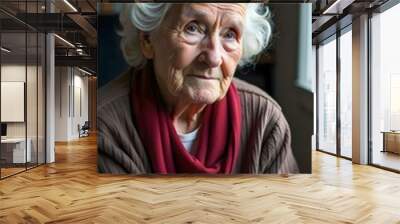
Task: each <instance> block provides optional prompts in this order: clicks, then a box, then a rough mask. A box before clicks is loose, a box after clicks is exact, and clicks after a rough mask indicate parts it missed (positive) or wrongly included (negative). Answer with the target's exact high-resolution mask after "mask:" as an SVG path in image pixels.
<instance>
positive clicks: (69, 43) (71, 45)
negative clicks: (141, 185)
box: [54, 34, 75, 48]
mask: <svg viewBox="0 0 400 224" xmlns="http://www.w3.org/2000/svg"><path fill="white" fill-rule="evenodd" d="M54 36H55V37H57V38H58V39H59V40H61V41H62V42H64V43H65V44H67V45H68V46H70V47H73V48H75V45H73V44H72V43H71V42H69V41H68V40H66V39H64V38H62V37H60V36H58V35H57V34H54Z"/></svg>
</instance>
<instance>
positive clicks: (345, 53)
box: [340, 31, 352, 158]
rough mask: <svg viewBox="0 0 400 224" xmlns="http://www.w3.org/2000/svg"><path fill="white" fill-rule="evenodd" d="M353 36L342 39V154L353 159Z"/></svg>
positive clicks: (348, 33)
mask: <svg viewBox="0 0 400 224" xmlns="http://www.w3.org/2000/svg"><path fill="white" fill-rule="evenodd" d="M351 41H352V35H351V31H349V32H347V33H345V34H343V35H342V36H341V37H340V122H341V124H340V127H341V129H340V130H341V132H340V135H341V137H340V144H341V146H340V152H341V155H342V156H346V157H349V158H351V156H352V155H351V154H352V150H351V141H352V125H351V124H352V109H351V108H352V100H351V98H352V93H351V91H352V88H351V85H352V66H351V65H352V63H351V62H352V44H351Z"/></svg>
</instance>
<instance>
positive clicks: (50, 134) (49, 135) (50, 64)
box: [46, 1, 55, 163]
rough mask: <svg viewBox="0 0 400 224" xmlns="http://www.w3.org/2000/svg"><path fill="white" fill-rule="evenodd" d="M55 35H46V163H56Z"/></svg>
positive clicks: (52, 8)
mask: <svg viewBox="0 0 400 224" xmlns="http://www.w3.org/2000/svg"><path fill="white" fill-rule="evenodd" d="M46 9H47V10H46V11H47V12H53V11H54V6H53V5H52V4H51V2H50V1H47V3H46ZM54 48H55V44H54V34H52V33H48V34H46V163H52V162H55V148H54V133H55V72H54V68H55V54H54Z"/></svg>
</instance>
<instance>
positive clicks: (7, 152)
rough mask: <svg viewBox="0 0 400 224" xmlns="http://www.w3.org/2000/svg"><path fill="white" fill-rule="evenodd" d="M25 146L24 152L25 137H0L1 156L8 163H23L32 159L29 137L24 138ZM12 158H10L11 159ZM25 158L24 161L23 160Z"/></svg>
mask: <svg viewBox="0 0 400 224" xmlns="http://www.w3.org/2000/svg"><path fill="white" fill-rule="evenodd" d="M26 142H27V143H28V144H27V147H26V153H25V138H6V139H1V157H2V159H5V160H6V162H9V163H25V162H30V161H31V160H32V154H31V145H32V141H31V139H30V138H28V139H26ZM11 158H12V159H11ZM25 160H26V161H25Z"/></svg>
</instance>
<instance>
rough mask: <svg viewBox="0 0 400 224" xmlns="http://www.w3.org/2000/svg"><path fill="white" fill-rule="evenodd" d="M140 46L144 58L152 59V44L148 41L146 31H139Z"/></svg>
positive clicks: (148, 37)
mask: <svg viewBox="0 0 400 224" xmlns="http://www.w3.org/2000/svg"><path fill="white" fill-rule="evenodd" d="M139 38H140V48H141V50H142V53H143V55H144V57H145V58H147V59H153V57H154V49H153V45H152V44H151V42H150V36H149V34H147V33H144V32H140V34H139Z"/></svg>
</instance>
